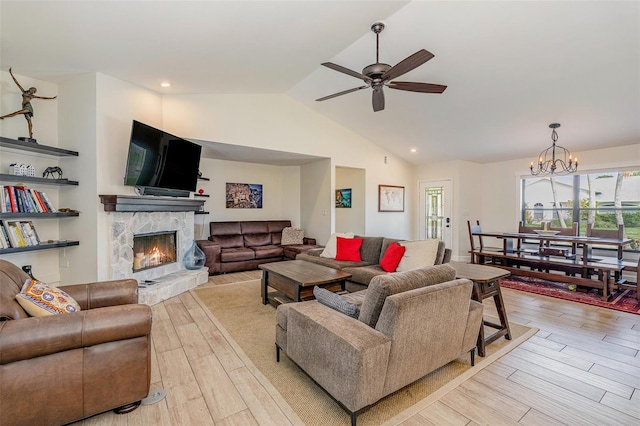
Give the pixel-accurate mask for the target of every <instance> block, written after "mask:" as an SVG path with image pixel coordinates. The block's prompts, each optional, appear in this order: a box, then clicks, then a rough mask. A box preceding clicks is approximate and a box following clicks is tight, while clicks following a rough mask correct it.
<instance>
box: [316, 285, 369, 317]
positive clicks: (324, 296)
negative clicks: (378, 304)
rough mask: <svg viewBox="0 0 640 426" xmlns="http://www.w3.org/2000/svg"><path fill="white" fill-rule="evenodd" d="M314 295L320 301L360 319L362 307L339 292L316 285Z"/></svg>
mask: <svg viewBox="0 0 640 426" xmlns="http://www.w3.org/2000/svg"><path fill="white" fill-rule="evenodd" d="M313 295H314V297H315V298H316V300H317V301H318V302H320V303H322V304H323V305H325V306H327V307H329V308H331V309H334V310H336V311H338V312H341V313H343V314H345V315H348V316H350V317H351V318H355V319H358V316H360V308H359V307H358V306H357V305H355V304H353V303H351V302H349V301H348V300H347V299H345V298H344V297H342V296H340V295H339V294H337V293H333V292H331V291H329V290H327V289H324V288H321V287H318V286H315V287H313Z"/></svg>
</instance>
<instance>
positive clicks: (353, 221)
mask: <svg viewBox="0 0 640 426" xmlns="http://www.w3.org/2000/svg"><path fill="white" fill-rule="evenodd" d="M365 176H366V171H365V170H363V169H353V168H350V167H336V189H344V188H351V208H334V211H335V215H336V229H335V230H336V232H353V233H355V234H356V235H365V232H366V226H365V220H366V219H365V218H366V211H365V203H366V195H367V193H366V186H365V181H366V178H365Z"/></svg>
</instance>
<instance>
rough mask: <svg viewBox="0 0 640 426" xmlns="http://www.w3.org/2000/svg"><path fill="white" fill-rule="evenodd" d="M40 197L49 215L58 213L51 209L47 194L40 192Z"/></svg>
mask: <svg viewBox="0 0 640 426" xmlns="http://www.w3.org/2000/svg"><path fill="white" fill-rule="evenodd" d="M40 195H41V196H42V201H44V204H45V205H46V206H47V210H48V211H50V212H51V213H55V212H57V211H58V210H56V209H55V208H54V207H53V204H51V201H49V197H47V194H45V193H44V192H40Z"/></svg>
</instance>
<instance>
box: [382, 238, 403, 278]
mask: <svg viewBox="0 0 640 426" xmlns="http://www.w3.org/2000/svg"><path fill="white" fill-rule="evenodd" d="M406 249H407V248H406V247H405V246H401V245H400V244H398V243H396V242H395V241H394V242H392V243H391V244H389V247H387V250H386V251H385V252H384V255H383V256H382V259H380V267H381V268H382V269H384V270H385V271H387V272H395V271H396V269H397V268H398V264H399V263H400V260H402V256H403V255H404V252H405V251H406Z"/></svg>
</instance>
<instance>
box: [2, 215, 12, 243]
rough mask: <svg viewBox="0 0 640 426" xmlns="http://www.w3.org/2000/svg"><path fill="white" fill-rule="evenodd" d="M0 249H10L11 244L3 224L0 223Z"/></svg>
mask: <svg viewBox="0 0 640 426" xmlns="http://www.w3.org/2000/svg"><path fill="white" fill-rule="evenodd" d="M0 247H2V248H10V247H11V242H10V241H9V235H8V234H7V231H6V230H5V229H4V223H2V221H0Z"/></svg>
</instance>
